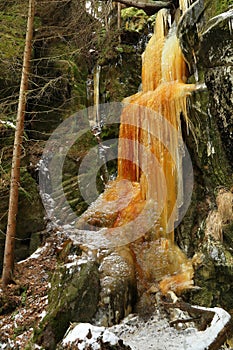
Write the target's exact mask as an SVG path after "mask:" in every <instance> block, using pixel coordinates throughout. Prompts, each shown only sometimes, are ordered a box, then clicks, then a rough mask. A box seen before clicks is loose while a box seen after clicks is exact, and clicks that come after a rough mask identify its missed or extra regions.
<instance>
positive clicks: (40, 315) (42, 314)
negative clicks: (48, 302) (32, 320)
mask: <svg viewBox="0 0 233 350" xmlns="http://www.w3.org/2000/svg"><path fill="white" fill-rule="evenodd" d="M46 315H47V312H46V311H45V310H43V311H42V312H41V314H39V317H40V319H41V321H42V320H43V318H44V317H45V316H46Z"/></svg>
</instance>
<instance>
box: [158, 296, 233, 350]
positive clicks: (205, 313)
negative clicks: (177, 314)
mask: <svg viewBox="0 0 233 350" xmlns="http://www.w3.org/2000/svg"><path fill="white" fill-rule="evenodd" d="M163 305H164V307H165V308H167V309H169V308H178V309H180V310H183V311H187V312H188V313H189V314H190V315H196V316H200V318H202V320H203V321H204V322H203V325H204V324H205V329H204V330H201V331H199V332H198V333H195V335H188V336H187V338H186V340H187V347H186V349H187V350H203V349H209V350H218V349H219V347H220V346H221V345H222V344H223V343H224V342H225V341H226V339H227V336H228V335H229V334H230V333H232V321H231V316H230V315H229V314H228V312H227V311H225V310H223V309H222V308H219V307H214V308H206V307H200V306H193V305H190V304H188V303H185V302H182V301H177V302H175V303H166V302H163ZM193 321H194V319H193ZM173 322H174V321H173ZM174 323H175V322H174ZM203 325H202V327H201V328H202V329H203Z"/></svg>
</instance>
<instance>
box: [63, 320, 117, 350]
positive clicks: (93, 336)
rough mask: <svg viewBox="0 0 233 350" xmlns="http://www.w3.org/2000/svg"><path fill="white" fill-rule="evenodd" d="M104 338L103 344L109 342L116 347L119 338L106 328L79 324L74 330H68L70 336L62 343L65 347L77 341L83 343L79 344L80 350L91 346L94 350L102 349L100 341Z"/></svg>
mask: <svg viewBox="0 0 233 350" xmlns="http://www.w3.org/2000/svg"><path fill="white" fill-rule="evenodd" d="M101 337H102V340H103V342H108V343H110V344H111V345H116V344H117V343H118V340H119V338H118V337H117V336H116V335H115V334H113V333H112V332H110V331H109V330H107V329H106V328H105V327H97V326H93V325H91V324H90V323H79V324H78V325H77V326H75V327H74V328H73V329H72V330H70V331H69V330H68V334H67V335H66V336H65V338H64V339H63V341H62V344H63V345H66V344H68V343H72V342H75V341H76V340H79V341H82V342H81V343H78V344H77V345H78V349H79V350H83V349H86V347H87V346H91V347H92V349H93V350H98V349H100V344H99V343H98V339H100V338H101Z"/></svg>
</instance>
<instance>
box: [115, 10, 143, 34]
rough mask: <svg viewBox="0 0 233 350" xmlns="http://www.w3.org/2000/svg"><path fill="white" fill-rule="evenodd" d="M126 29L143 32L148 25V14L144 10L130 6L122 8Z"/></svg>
mask: <svg viewBox="0 0 233 350" xmlns="http://www.w3.org/2000/svg"><path fill="white" fill-rule="evenodd" d="M121 17H122V19H123V24H124V29H125V30H126V31H129V32H141V31H143V30H144V29H145V27H146V26H147V20H148V16H147V15H146V13H145V12H144V11H143V10H138V9H136V8H135V7H128V8H125V9H123V10H121Z"/></svg>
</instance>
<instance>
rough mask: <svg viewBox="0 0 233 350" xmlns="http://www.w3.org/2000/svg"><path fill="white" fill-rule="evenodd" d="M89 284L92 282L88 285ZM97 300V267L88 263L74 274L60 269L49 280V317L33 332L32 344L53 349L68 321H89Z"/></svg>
mask: <svg viewBox="0 0 233 350" xmlns="http://www.w3.org/2000/svg"><path fill="white" fill-rule="evenodd" d="M90 281H91V283H90ZM98 298H99V273H98V267H97V265H96V264H95V263H93V262H88V263H86V264H84V265H82V267H81V271H79V268H78V269H77V267H76V271H74V272H73V273H70V271H69V270H67V269H66V267H65V266H59V267H58V269H57V271H56V272H55V273H54V275H53V278H52V281H51V290H50V293H49V308H48V314H47V315H46V316H45V318H44V319H43V321H42V322H41V324H40V325H39V327H38V328H37V329H35V332H34V337H33V342H34V343H38V344H40V345H42V346H43V347H44V348H45V349H55V347H56V344H57V343H58V342H59V341H60V340H61V339H62V337H63V335H64V334H65V332H66V330H67V329H68V327H69V325H70V322H90V321H91V319H92V317H93V316H94V314H95V312H96V309H97V303H98Z"/></svg>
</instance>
